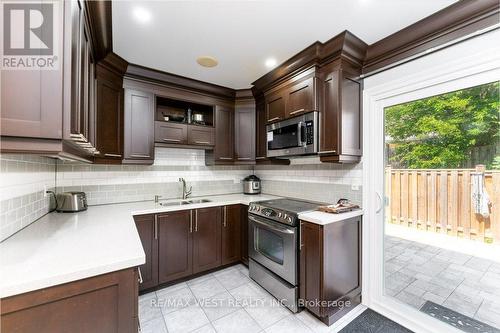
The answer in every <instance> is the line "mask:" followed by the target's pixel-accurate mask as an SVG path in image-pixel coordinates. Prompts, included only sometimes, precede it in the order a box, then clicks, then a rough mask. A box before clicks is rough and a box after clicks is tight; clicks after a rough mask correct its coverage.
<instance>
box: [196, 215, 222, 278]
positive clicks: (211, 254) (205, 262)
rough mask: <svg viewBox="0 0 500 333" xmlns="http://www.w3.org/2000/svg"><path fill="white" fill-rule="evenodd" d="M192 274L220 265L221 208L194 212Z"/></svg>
mask: <svg viewBox="0 0 500 333" xmlns="http://www.w3.org/2000/svg"><path fill="white" fill-rule="evenodd" d="M194 214H195V219H194V237H193V273H199V272H203V271H206V270H209V269H212V268H216V267H218V266H220V265H221V207H210V208H200V209H196V210H195V211H194Z"/></svg>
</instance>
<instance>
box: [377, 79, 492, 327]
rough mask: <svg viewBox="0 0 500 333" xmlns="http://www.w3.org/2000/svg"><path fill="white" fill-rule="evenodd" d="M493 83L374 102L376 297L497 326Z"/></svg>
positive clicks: (457, 320) (452, 320)
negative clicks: (379, 274)
mask: <svg viewBox="0 0 500 333" xmlns="http://www.w3.org/2000/svg"><path fill="white" fill-rule="evenodd" d="M499 89H500V85H499V82H498V81H496V82H490V83H487V84H483V85H479V86H475V87H470V88H465V89H460V90H457V91H453V92H448V93H445V94H440V95H437V96H432V97H426V98H423V99H419V100H414V101H411V102H406V103H402V104H398V105H393V106H389V107H385V108H384V133H385V135H384V140H385V143H384V152H385V154H384V161H385V163H384V165H385V170H384V192H385V193H384V194H385V197H386V205H385V209H384V225H383V227H384V240H383V242H384V253H383V259H384V290H383V292H384V295H386V296H388V297H392V298H394V299H395V300H397V301H399V302H401V303H403V304H405V305H408V306H411V307H412V308H414V309H415V310H418V311H420V312H422V313H426V314H428V315H431V316H432V317H433V318H437V319H439V320H441V321H443V322H445V323H448V324H449V325H452V326H453V327H456V328H459V329H461V330H463V331H465V332H471V331H473V332H495V330H498V331H497V332H500V257H499V255H498V254H499V253H500V246H499V245H498V244H499V243H500V122H499V104H500V102H499V97H500V96H499Z"/></svg>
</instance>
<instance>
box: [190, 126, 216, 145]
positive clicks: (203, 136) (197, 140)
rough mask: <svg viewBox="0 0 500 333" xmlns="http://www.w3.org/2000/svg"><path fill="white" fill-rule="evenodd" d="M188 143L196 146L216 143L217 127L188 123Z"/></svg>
mask: <svg viewBox="0 0 500 333" xmlns="http://www.w3.org/2000/svg"><path fill="white" fill-rule="evenodd" d="M188 144H190V145H195V146H213V145H215V129H214V128H213V127H208V126H196V125H188Z"/></svg>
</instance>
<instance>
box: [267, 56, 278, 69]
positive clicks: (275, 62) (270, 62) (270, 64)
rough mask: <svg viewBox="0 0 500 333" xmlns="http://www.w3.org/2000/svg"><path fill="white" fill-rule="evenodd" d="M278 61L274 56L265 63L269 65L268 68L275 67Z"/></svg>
mask: <svg viewBox="0 0 500 333" xmlns="http://www.w3.org/2000/svg"><path fill="white" fill-rule="evenodd" d="M277 63H278V62H277V61H276V59H274V58H269V59H267V60H266V63H265V64H266V67H267V68H273V67H274V66H276V64H277Z"/></svg>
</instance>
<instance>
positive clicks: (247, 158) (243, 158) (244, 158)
mask: <svg viewBox="0 0 500 333" xmlns="http://www.w3.org/2000/svg"><path fill="white" fill-rule="evenodd" d="M238 159H239V160H243V161H246V160H251V158H250V157H238Z"/></svg>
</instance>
